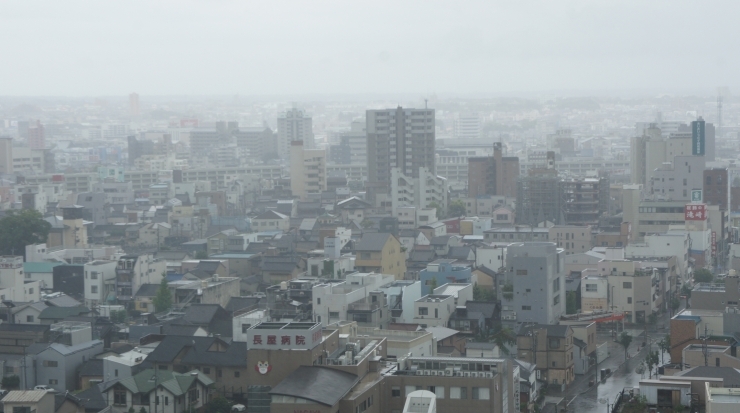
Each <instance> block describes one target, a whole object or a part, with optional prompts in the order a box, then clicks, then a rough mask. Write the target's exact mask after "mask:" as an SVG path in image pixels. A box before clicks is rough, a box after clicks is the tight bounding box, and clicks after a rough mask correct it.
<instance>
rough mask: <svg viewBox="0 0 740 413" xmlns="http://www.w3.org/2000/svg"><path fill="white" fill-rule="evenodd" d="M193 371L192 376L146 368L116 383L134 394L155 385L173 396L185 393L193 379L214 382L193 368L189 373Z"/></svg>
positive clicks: (208, 384) (150, 389) (152, 387)
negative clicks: (194, 374) (195, 373)
mask: <svg viewBox="0 0 740 413" xmlns="http://www.w3.org/2000/svg"><path fill="white" fill-rule="evenodd" d="M194 372H197V373H198V374H197V376H193V375H191V374H190V373H186V374H180V373H175V372H172V371H170V370H154V369H146V370H143V371H141V372H139V373H138V374H136V375H134V376H132V377H127V378H125V379H123V380H121V381H119V382H118V383H120V385H122V386H124V387H125V388H127V389H128V390H130V391H131V392H132V393H135V394H147V393H150V392H151V391H153V390H154V387H155V385H157V386H162V387H164V388H165V389H167V390H168V391H169V392H170V393H172V394H174V395H175V396H181V395H183V394H185V393H186V392H187V390H188V388H190V386H191V385H192V384H193V382H194V381H195V380H198V381H200V382H201V383H203V384H204V385H206V386H210V385H211V384H213V383H214V381H213V380H211V379H210V378H209V377H208V376H206V375H205V374H203V373H201V372H199V371H197V370H194V371H193V372H191V373H194ZM155 375H156V380H152V377H154V376H155ZM113 384H114V383H113ZM113 384H110V385H108V388H110V387H111V386H112V385H113Z"/></svg>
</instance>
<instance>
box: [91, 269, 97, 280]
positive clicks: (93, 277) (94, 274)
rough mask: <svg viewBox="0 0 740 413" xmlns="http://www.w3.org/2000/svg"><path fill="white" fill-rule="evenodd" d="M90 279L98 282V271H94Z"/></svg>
mask: <svg viewBox="0 0 740 413" xmlns="http://www.w3.org/2000/svg"><path fill="white" fill-rule="evenodd" d="M90 279H91V280H97V279H98V273H97V272H96V271H93V272H91V273H90Z"/></svg>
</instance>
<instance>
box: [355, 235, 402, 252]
mask: <svg viewBox="0 0 740 413" xmlns="http://www.w3.org/2000/svg"><path fill="white" fill-rule="evenodd" d="M392 236H393V235H391V234H388V233H385V232H369V233H366V234H363V235H362V238H361V239H360V241H359V242H358V243H357V245H356V246H355V251H380V250H382V249H383V246H385V243H386V242H388V238H390V237H392Z"/></svg>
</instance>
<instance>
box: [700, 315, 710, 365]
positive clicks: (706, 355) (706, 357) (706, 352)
mask: <svg viewBox="0 0 740 413" xmlns="http://www.w3.org/2000/svg"><path fill="white" fill-rule="evenodd" d="M701 352H702V354H704V367H706V366H708V365H709V349H708V348H707V325H706V324H704V337H703V339H702V342H701Z"/></svg>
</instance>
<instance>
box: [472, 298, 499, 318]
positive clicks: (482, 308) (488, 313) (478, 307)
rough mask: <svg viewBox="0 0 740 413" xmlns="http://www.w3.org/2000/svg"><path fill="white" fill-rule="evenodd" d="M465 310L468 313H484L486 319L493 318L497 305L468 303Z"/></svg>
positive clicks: (486, 302) (487, 302)
mask: <svg viewBox="0 0 740 413" xmlns="http://www.w3.org/2000/svg"><path fill="white" fill-rule="evenodd" d="M465 308H467V309H468V311H474V312H479V313H482V314H483V317H485V318H493V315H494V314H495V313H496V303H492V302H489V301H472V300H470V301H466V302H465Z"/></svg>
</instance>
